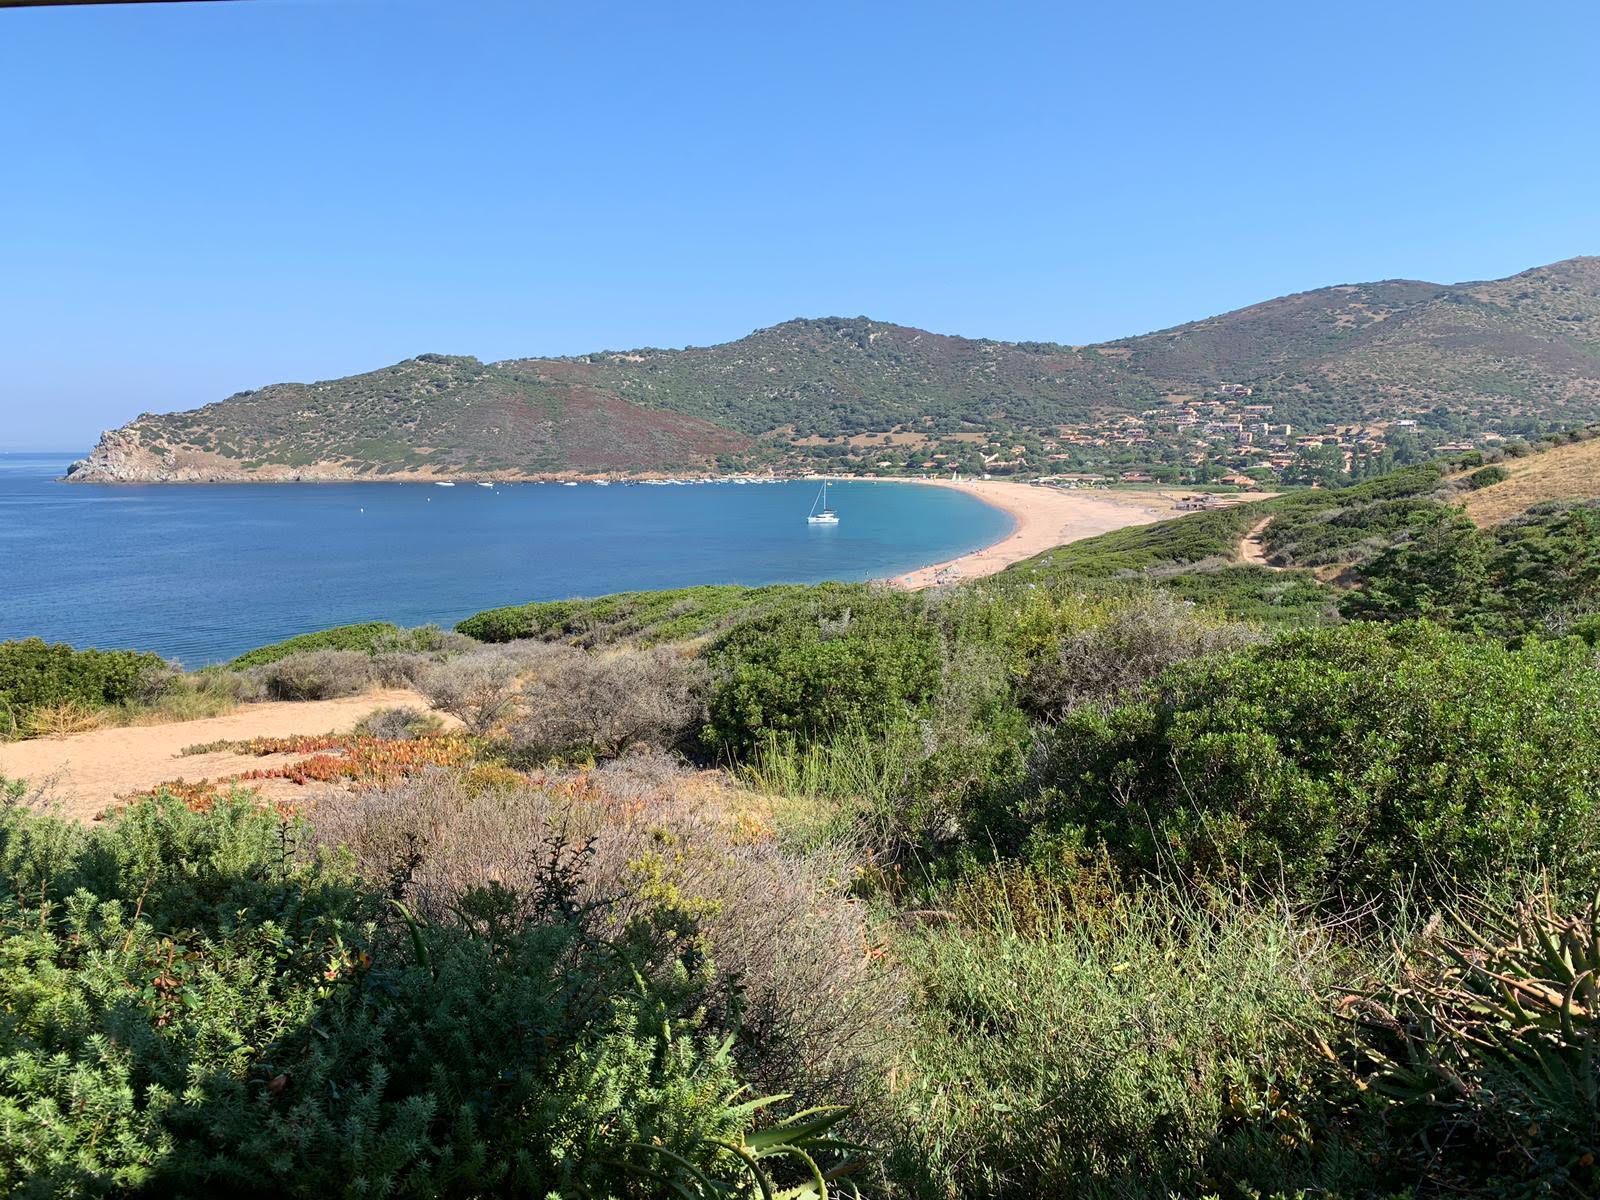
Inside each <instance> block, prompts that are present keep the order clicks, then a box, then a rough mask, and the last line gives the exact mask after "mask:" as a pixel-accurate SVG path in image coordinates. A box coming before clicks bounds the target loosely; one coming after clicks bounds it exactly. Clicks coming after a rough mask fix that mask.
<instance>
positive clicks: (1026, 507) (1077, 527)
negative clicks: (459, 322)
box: [889, 479, 1182, 591]
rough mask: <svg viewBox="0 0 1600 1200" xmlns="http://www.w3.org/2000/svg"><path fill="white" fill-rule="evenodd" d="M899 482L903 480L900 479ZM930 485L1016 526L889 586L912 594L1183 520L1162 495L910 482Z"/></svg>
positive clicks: (984, 482)
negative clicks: (1000, 513) (1001, 514)
mask: <svg viewBox="0 0 1600 1200" xmlns="http://www.w3.org/2000/svg"><path fill="white" fill-rule="evenodd" d="M896 482H905V481H900V480H897V481H896ZM911 482H917V483H923V484H924V485H925V486H927V487H947V488H956V489H957V490H959V491H963V492H966V493H967V494H968V495H970V496H976V497H977V498H978V499H979V500H982V501H984V502H985V503H987V504H992V505H994V507H996V508H999V509H1004V510H1005V511H1006V512H1007V513H1009V514H1011V517H1012V519H1013V520H1014V521H1015V522H1016V527H1015V528H1013V529H1012V531H1011V533H1010V534H1009V535H1007V536H1006V537H1005V538H1003V539H1002V540H1001V541H998V542H995V543H994V544H993V545H991V546H985V547H984V548H983V549H981V550H974V551H973V552H972V553H971V554H963V555H962V556H961V557H960V558H952V559H949V560H947V561H945V562H939V563H934V564H933V565H932V566H927V567H919V568H918V569H917V570H915V571H908V572H906V573H905V574H904V575H897V576H896V577H895V578H894V579H892V580H890V581H889V582H890V583H892V584H894V586H896V587H901V588H906V589H907V590H909V591H918V590H920V589H922V588H928V587H934V586H935V585H940V584H947V583H958V582H960V581H961V580H963V579H978V578H981V577H982V576H984V575H993V574H994V573H995V572H996V571H1000V570H1003V569H1004V568H1006V567H1009V566H1010V565H1011V564H1012V563H1014V562H1021V561H1022V560H1023V559H1025V558H1032V557H1033V556H1034V555H1035V554H1042V553H1043V552H1044V551H1046V550H1049V549H1051V548H1052V547H1055V546H1062V545H1065V544H1066V543H1068V542H1076V541H1079V540H1081V539H1083V538H1089V537H1096V536H1098V535H1099V534H1102V533H1110V532H1111V531H1112V530H1113V529H1121V528H1123V527H1124V526H1127V525H1149V524H1152V523H1153V522H1156V521H1165V520H1168V519H1169V518H1171V517H1177V516H1182V513H1180V512H1178V511H1177V510H1176V509H1175V508H1174V500H1173V497H1172V496H1170V495H1167V494H1165V493H1162V492H1120V491H1118V492H1113V491H1087V490H1085V491H1067V490H1065V489H1062V488H1051V487H1034V486H1032V485H1031V484H1026V483H1010V482H1005V481H1002V480H998V479H974V480H969V481H966V482H962V483H954V482H952V481H950V480H947V479H929V480H912V481H911Z"/></svg>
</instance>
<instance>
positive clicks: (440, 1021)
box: [0, 800, 842, 1197]
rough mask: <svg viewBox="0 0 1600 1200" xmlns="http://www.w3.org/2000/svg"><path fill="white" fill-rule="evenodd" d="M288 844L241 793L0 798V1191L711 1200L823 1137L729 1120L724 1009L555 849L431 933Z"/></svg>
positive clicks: (809, 1124)
mask: <svg viewBox="0 0 1600 1200" xmlns="http://www.w3.org/2000/svg"><path fill="white" fill-rule="evenodd" d="M298 835H299V831H298V829H297V828H296V827H294V826H292V825H283V824H280V823H279V821H278V820H277V819H276V818H274V817H273V816H271V815H270V814H268V813H265V812H263V811H262V810H261V809H259V808H257V807H254V806H253V805H251V804H248V803H245V802H241V801H226V802H224V803H222V804H219V805H218V807H217V808H216V809H215V810H213V811H212V812H211V813H208V814H206V815H196V814H194V813H192V812H190V811H189V810H187V809H186V808H184V807H183V806H182V805H180V804H178V803H177V802H175V801H171V800H156V801H150V802H146V803H144V804H141V805H139V806H136V807H135V808H133V809H131V810H129V811H128V812H127V813H126V814H125V815H124V816H123V817H122V818H121V819H119V820H118V821H117V822H115V823H114V824H112V825H110V826H109V827H101V828H96V829H94V830H82V829H78V828H75V827H71V826H67V825H63V824H61V823H58V822H56V821H53V820H50V819H47V818H41V817H37V816H32V815H29V814H27V813H25V812H23V811H21V810H20V809H19V808H16V807H12V808H9V809H7V810H6V811H5V812H4V814H3V817H0V945H3V946H4V947H5V949H6V953H5V955H4V957H3V959H0V994H3V995H5V996H6V998H7V1000H6V1008H5V1016H4V1019H3V1021H0V1127H3V1128H4V1129H5V1131H6V1136H5V1138H4V1140H3V1145H0V1187H4V1188H5V1190H7V1192H8V1193H9V1194H20V1195H24V1196H26V1195H39V1196H44V1195H102V1194H111V1193H115V1194H130V1193H132V1194H148V1195H220V1194H227V1195H239V1196H269V1195H271V1196H325V1195H344V1196H355V1195H399V1196H481V1195H487V1194H501V1195H506V1194H509V1195H538V1196H543V1195H546V1194H550V1193H553V1192H554V1193H560V1194H562V1195H585V1196H590V1195H592V1196H616V1197H645V1196H654V1195H660V1194H684V1195H700V1194H706V1195H710V1194H735V1189H745V1188H751V1187H754V1186H755V1184H754V1183H753V1180H752V1167H751V1164H752V1162H754V1160H755V1159H756V1158H757V1157H759V1156H760V1155H762V1154H763V1153H767V1154H769V1155H778V1156H781V1157H778V1158H773V1157H770V1156H769V1157H768V1158H767V1160H766V1162H765V1163H764V1164H763V1167H762V1173H763V1175H765V1176H776V1177H779V1178H782V1177H783V1176H784V1175H785V1174H788V1176H789V1177H790V1178H795V1177H803V1176H805V1175H807V1174H809V1171H808V1170H806V1169H804V1167H803V1164H802V1165H800V1166H797V1167H795V1168H794V1169H793V1170H792V1171H788V1172H786V1171H785V1168H784V1166H783V1163H784V1161H785V1160H786V1159H788V1160H793V1161H794V1162H796V1163H799V1159H798V1158H797V1157H796V1156H795V1154H794V1151H795V1150H798V1149H809V1150H810V1151H812V1152H814V1153H818V1154H821V1153H824V1152H825V1147H824V1146H822V1145H819V1140H820V1139H821V1138H822V1137H823V1136H824V1135H825V1133H826V1131H827V1129H828V1128H829V1127H830V1126H832V1125H833V1124H835V1123H836V1122H837V1121H838V1119H839V1118H840V1116H841V1115H842V1113H840V1112H839V1111H838V1110H826V1111H822V1112H817V1113H813V1114H811V1115H810V1116H808V1117H803V1118H801V1119H798V1120H796V1121H795V1122H792V1123H790V1124H789V1125H787V1126H784V1125H779V1126H777V1127H775V1128H774V1129H773V1131H772V1132H771V1133H769V1134H768V1135H767V1137H766V1138H765V1139H763V1140H760V1141H757V1140H752V1139H750V1138H747V1137H746V1134H747V1133H748V1132H749V1131H750V1130H751V1129H752V1127H753V1125H754V1124H755V1122H756V1121H757V1119H758V1116H760V1115H763V1110H765V1111H771V1110H770V1109H767V1108H766V1106H764V1105H762V1104H754V1105H752V1104H748V1103H741V1102H740V1101H739V1100H737V1099H735V1097H736V1096H737V1093H738V1092H739V1090H740V1087H739V1078H738V1074H737V1071H736V1067H735V1064H734V1061H733V1058H732V1055H731V1053H730V1048H729V1042H728V1041H727V1040H726V1038H724V1037H723V1036H722V1035H721V1033H720V1032H719V1031H717V1030H715V1029H714V1028H713V1027H711V1026H710V1025H709V1024H708V1023H707V1020H706V1018H705V1016H704V1015H703V1014H704V1013H706V1012H708V1011H710V1009H711V1008H712V1007H716V1008H718V1009H719V1010H725V1008H726V1006H725V1005H721V1004H714V1003H713V997H711V996H710V995H709V994H708V993H707V991H706V986H707V978H708V977H707V976H706V974H705V972H704V971H703V970H702V969H701V968H700V967H699V966H697V965H696V964H695V963H694V961H693V960H692V959H686V958H682V957H680V956H679V955H678V954H677V952H676V950H675V949H674V947H673V946H672V945H671V943H669V942H666V941H664V940H663V939H660V938H658V937H656V936H654V935H653V934H652V933H651V932H650V928H649V926H648V925H647V924H641V923H638V922H635V923H631V924H630V925H628V926H627V927H625V928H623V929H621V930H617V929H616V928H615V927H614V926H613V925H612V923H611V922H609V921H608V920H607V919H606V916H605V914H604V913H601V912H599V911H598V910H596V909H595V908H594V907H593V906H592V905H584V904H579V903H577V902H576V901H575V895H576V891H575V889H576V881H577V874H576V871H577V867H578V863H577V860H574V859H572V858H570V857H567V856H564V855H559V854H558V855H555V856H553V857H552V858H551V859H550V862H549V865H548V867H547V869H546V870H545V871H544V872H543V873H542V875H541V878H540V882H539V885H538V886H537V887H535V888H533V889H531V890H529V891H517V890H515V889H513V888H510V887H507V886H505V885H502V884H490V885H488V886H483V887H475V888H471V889H468V890H466V891H464V892H463V893H462V894H461V895H460V896H459V898H458V900H457V902H456V903H455V904H454V905H453V907H452V910H451V911H452V913H453V918H452V919H451V920H449V921H430V920H425V919H422V918H420V917H415V916H412V915H411V914H410V913H409V911H408V910H407V909H406V908H405V907H404V906H401V905H398V904H392V903H390V902H389V901H388V900H387V899H386V897H385V895H384V892H383V891H382V890H377V889H373V888H371V887H369V886H367V885H366V884H363V883H362V882H361V881H360V880H358V879H356V878H355V877H354V876H353V875H351V874H350V873H349V871H348V870H347V869H346V868H344V867H343V866H341V865H340V863H339V861H338V859H337V858H336V857H335V858H325V857H313V858H307V857H305V856H301V855H298V854H296V853H295V849H294V842H295V840H296V838H297V837H298ZM393 883H394V886H393V888H392V890H391V891H390V895H393V894H395V893H397V892H401V891H403V888H404V883H405V880H404V877H403V876H400V877H397V878H396V879H395V880H394V881H393ZM730 1146H735V1147H738V1151H735V1150H733V1149H730V1148H729V1147H730ZM740 1152H742V1156H741V1153H740ZM713 1184H714V1185H715V1186H720V1187H722V1188H725V1189H727V1190H726V1191H724V1192H717V1193H713V1192H712V1191H711V1186H712V1185H713ZM697 1187H703V1188H705V1191H704V1192H699V1191H696V1190H694V1189H696V1188H697Z"/></svg>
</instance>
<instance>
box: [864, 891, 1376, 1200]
mask: <svg viewBox="0 0 1600 1200" xmlns="http://www.w3.org/2000/svg"><path fill="white" fill-rule="evenodd" d="M995 870H996V871H997V872H1005V871H1007V870H1008V869H1007V868H995ZM1018 882H1019V880H1018V879H1017V878H1012V879H1006V878H995V879H991V880H990V881H989V882H988V884H987V885H986V886H983V887H980V888H978V889H976V890H969V891H968V893H967V896H966V901H965V903H964V904H962V905H961V906H960V907H961V911H960V912H959V913H958V914H948V913H947V914H944V916H945V917H946V922H945V923H941V924H939V925H937V926H934V927H931V928H920V929H917V930H916V931H915V932H913V933H911V934H909V935H908V936H906V937H905V938H903V939H902V941H901V942H900V944H899V945H898V946H897V948H896V949H897V950H898V953H899V955H900V956H901V958H902V959H903V961H904V962H905V963H906V965H907V966H908V967H909V969H910V970H911V972H912V974H913V976H914V979H915V981H916V983H917V984H918V985H919V990H920V994H921V996H922V1004H921V1008H920V1014H919V1015H920V1022H919V1028H918V1030H917V1032H916V1034H915V1035H914V1037H913V1038H912V1039H911V1041H910V1043H909V1044H908V1046H907V1047H906V1048H905V1056H904V1058H903V1060H902V1061H901V1062H900V1063H898V1064H897V1065H896V1069H895V1087H894V1100H893V1103H894V1111H895V1117H896V1126H897V1131H896V1134H895V1145H894V1147H893V1150H892V1152H891V1154H890V1157H889V1171H890V1174H891V1176H892V1177H893V1180H894V1185H895V1186H896V1187H897V1188H898V1189H900V1191H901V1192H902V1194H908V1195H914V1196H925V1197H948V1196H957V1195H961V1196H976V1195H983V1196H994V1197H1012V1196H1015V1197H1024V1196H1026V1197H1035V1196H1060V1197H1076V1196H1084V1197H1102V1196H1105V1197H1110V1196H1117V1197H1144V1196H1148V1197H1167V1196H1169V1195H1198V1194H1204V1193H1206V1192H1208V1191H1210V1190H1211V1189H1212V1186H1213V1185H1214V1182H1215V1180H1218V1179H1226V1180H1229V1181H1230V1182H1231V1183H1232V1184H1233V1185H1235V1186H1244V1187H1246V1188H1249V1187H1259V1188H1261V1189H1263V1190H1265V1191H1268V1192H1271V1191H1276V1190H1278V1189H1279V1188H1283V1187H1285V1186H1287V1185H1288V1184H1290V1183H1291V1182H1292V1181H1294V1180H1295V1179H1296V1178H1304V1176H1305V1175H1306V1174H1310V1172H1309V1171H1308V1169H1307V1167H1308V1163H1309V1162H1310V1160H1311V1158H1312V1155H1313V1153H1318V1154H1320V1156H1321V1161H1320V1165H1319V1167H1318V1169H1317V1173H1318V1174H1319V1175H1320V1176H1322V1177H1324V1178H1337V1177H1339V1176H1341V1175H1344V1174H1346V1173H1350V1172H1354V1173H1355V1174H1359V1173H1360V1171H1359V1166H1358V1165H1353V1164H1347V1163H1344V1162H1342V1161H1340V1159H1339V1155H1338V1152H1337V1148H1336V1147H1334V1148H1331V1149H1330V1148H1328V1147H1319V1146H1317V1145H1316V1140H1317V1135H1316V1133H1315V1132H1314V1130H1315V1128H1316V1124H1317V1111H1316V1110H1317V1109H1318V1108H1319V1107H1320V1105H1321V1104H1322V1101H1321V1100H1318V1099H1316V1096H1317V1089H1316V1086H1315V1083H1316V1078H1317V1076H1318V1075H1319V1074H1320V1073H1322V1066H1323V1063H1324V1061H1325V1060H1324V1059H1322V1057H1321V1056H1320V1054H1319V1051H1318V1049H1317V1047H1318V1046H1319V1044H1323V1043H1322V1041H1321V1039H1322V1036H1323V1034H1324V1033H1328V1034H1329V1035H1330V1036H1331V1026H1332V1024H1333V1018H1332V1016H1331V1013H1330V1010H1329V1007H1328V1005H1327V1003H1326V997H1327V996H1328V994H1329V993H1330V992H1332V991H1333V990H1334V988H1335V984H1336V983H1337V982H1338V981H1340V980H1347V979H1349V978H1351V972H1352V971H1353V970H1357V971H1359V970H1360V969H1361V967H1360V965H1359V964H1353V963H1352V962H1351V961H1350V955H1349V953H1348V952H1347V951H1346V950H1345V949H1344V948H1343V946H1342V944H1341V941H1340V939H1339V938H1338V937H1337V936H1336V931H1335V930H1333V929H1331V928H1330V927H1328V926H1326V925H1323V924H1319V923H1315V922H1310V921H1305V920H1302V919H1301V918H1300V917H1299V916H1297V915H1296V914H1295V913H1293V912H1291V911H1289V910H1287V909H1283V908H1277V907H1273V906H1271V905H1257V904H1252V903H1249V902H1246V901H1243V900H1212V901H1209V902H1201V901H1199V900H1197V899H1195V898H1194V897H1193V896H1192V895H1190V896H1185V895H1183V894H1181V893H1179V892H1176V891H1169V890H1166V889H1152V890H1150V891H1147V892H1141V893H1138V894H1126V895H1123V896H1122V897H1120V899H1119V901H1118V903H1116V904H1114V905H1110V906H1108V907H1106V908H1104V909H1102V910H1100V912H1099V915H1098V918H1096V919H1085V915H1084V914H1083V912H1082V911H1081V909H1080V907H1079V906H1078V905H1076V904H1073V903H1066V902H1062V903H1053V902H1045V903H1040V902H1039V898H1038V895H1037V892H1038V887H1037V884H1038V881H1037V880H1036V879H1035V880H1032V881H1031V882H1030V883H1029V884H1028V890H1029V891H1030V892H1031V893H1032V894H1031V895H1029V896H1026V897H1024V896H1020V895H1019V888H1018ZM1341 1182H1349V1181H1348V1180H1341Z"/></svg>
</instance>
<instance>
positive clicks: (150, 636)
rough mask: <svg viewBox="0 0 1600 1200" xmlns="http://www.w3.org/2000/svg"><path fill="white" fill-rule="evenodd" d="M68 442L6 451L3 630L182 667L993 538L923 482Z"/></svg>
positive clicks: (990, 512)
mask: <svg viewBox="0 0 1600 1200" xmlns="http://www.w3.org/2000/svg"><path fill="white" fill-rule="evenodd" d="M74 457H77V456H75V455H72V454H7V455H0V640H3V639H6V638H17V637H31V636H38V637H44V638H48V639H50V640H53V641H65V642H71V643H72V644H74V645H76V646H102V647H137V648H139V649H144V650H154V651H156V652H157V653H160V654H164V655H167V656H169V657H173V658H177V659H179V660H181V661H182V662H184V663H185V664H186V665H189V666H200V665H203V664H205V663H210V662H218V661H222V660H224V659H227V658H231V657H233V656H234V655H236V654H239V653H242V652H243V651H245V650H248V649H250V648H251V647H252V646H258V645H261V644H263V643H266V642H272V641H276V640H278V639H280V638H284V637H288V636H290V635H291V634H296V633H303V632H305V631H306V630H310V629H322V628H326V627H327V626H330V625H340V624H344V623H346V622H349V621H368V620H388V621H396V622H398V623H400V624H403V625H418V624H422V623H424V622H428V621H436V622H438V623H439V624H441V625H449V624H452V623H454V622H456V621H458V620H460V619H461V618H462V617H464V616H467V615H468V614H470V613H473V612H477V611H478V610H479V609H483V608H490V607H493V606H495V605H501V604H516V603H521V602H523V601H527V600H553V599H560V598H563V597H568V596H598V595H603V594H605V593H607V592H620V591H631V590H634V589H638V588H670V587H684V586H688V585H691V584H700V583H745V584H761V583H781V582H811V581H816V580H821V579H874V578H882V577H886V576H891V575H897V574H899V573H900V572H902V571H907V570H910V569H911V568H913V567H918V566H923V565H925V564H927V563H930V562H938V561H940V560H942V559H946V558H953V557H955V556H956V555H958V554H963V553H965V552H967V551H968V550H973V549H976V548H978V547H979V546H984V545H987V544H989V543H990V542H993V541H996V540H998V539H999V538H1001V537H1003V536H1004V535H1005V533H1006V531H1007V530H1008V529H1009V528H1010V526H1011V518H1010V517H1008V516H1007V515H1006V514H1004V513H1001V512H999V511H997V510H995V509H993V508H990V507H989V506H988V505H986V504H983V503H980V502H979V501H977V500H974V499H973V498H972V497H970V496H967V495H965V494H963V493H960V492H955V491H950V490H948V489H943V488H931V487H919V486H917V485H915V484H887V483H841V484H837V485H835V486H834V487H831V488H830V489H829V498H830V501H831V502H832V504H833V507H834V508H836V509H838V511H839V514H840V517H841V523H840V524H839V525H838V526H836V527H826V526H810V525H807V524H806V521H805V516H806V513H807V511H808V510H809V509H810V507H811V502H812V500H813V498H814V497H815V494H816V487H815V485H813V484H808V483H775V484H748V485H740V484H732V483H717V484H695V485H685V486H667V487H649V486H644V485H633V486H624V485H621V484H613V485H612V486H610V487H597V486H595V485H593V484H582V485H579V486H577V487H563V486H561V485H559V484H514V485H509V486H507V485H499V486H497V487H495V488H493V489H490V488H482V487H477V486H474V485H472V484H458V485H457V486H456V487H453V488H441V487H434V486H432V485H429V484H398V483H357V484H301V485H293V484H289V485H277V486H271V485H262V484H216V485H211V484H182V485H162V484H150V485H93V484H72V485H67V484H60V483H55V482H53V480H54V478H55V477H56V476H58V475H60V474H61V473H62V471H64V470H65V469H66V465H67V463H68V462H69V461H71V460H72V458H74Z"/></svg>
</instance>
